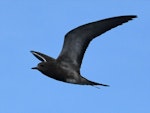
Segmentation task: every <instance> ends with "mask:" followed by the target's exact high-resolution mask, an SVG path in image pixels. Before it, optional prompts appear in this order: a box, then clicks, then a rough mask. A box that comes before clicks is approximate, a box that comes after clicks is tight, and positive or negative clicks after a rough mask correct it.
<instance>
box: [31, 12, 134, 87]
mask: <svg viewBox="0 0 150 113" xmlns="http://www.w3.org/2000/svg"><path fill="white" fill-rule="evenodd" d="M136 17H137V16H135V15H127V16H118V17H112V18H107V19H104V20H99V21H96V22H92V23H88V24H85V25H82V26H79V27H77V28H75V29H73V30H71V31H70V32H68V33H67V34H66V35H65V39H64V44H63V48H62V51H61V53H60V55H59V56H58V58H57V59H54V58H52V57H50V56H47V55H45V54H43V53H40V52H36V51H31V52H32V54H33V55H34V56H35V57H36V58H38V59H39V60H40V61H42V62H40V63H39V64H38V65H37V67H34V68H32V69H37V70H39V71H40V72H42V73H43V74H45V75H46V76H48V77H51V78H53V79H56V80H59V81H63V82H67V83H73V84H80V85H92V86H94V85H101V86H108V85H106V84H101V83H97V82H93V81H90V80H88V79H86V78H84V77H83V76H81V74H80V67H81V64H82V59H83V56H84V53H85V51H86V48H87V47H88V45H89V43H90V42H91V41H92V39H94V38H96V37H98V36H99V35H101V34H103V33H104V32H106V31H108V30H110V29H112V28H114V27H117V26H119V25H121V24H123V23H125V22H128V21H129V20H132V19H133V18H136Z"/></svg>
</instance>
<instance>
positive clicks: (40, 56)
mask: <svg viewBox="0 0 150 113" xmlns="http://www.w3.org/2000/svg"><path fill="white" fill-rule="evenodd" d="M31 53H32V54H33V55H34V56H35V57H36V58H37V59H39V60H40V61H42V62H49V61H53V60H54V59H53V58H52V57H50V56H47V55H45V54H43V53H40V52H37V51H31Z"/></svg>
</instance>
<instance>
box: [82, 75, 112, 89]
mask: <svg viewBox="0 0 150 113" xmlns="http://www.w3.org/2000/svg"><path fill="white" fill-rule="evenodd" d="M82 83H84V84H85V85H92V86H94V85H101V86H107V87H108V86H109V85H106V84H101V83H97V82H93V81H90V80H88V79H86V78H84V77H83V81H82Z"/></svg>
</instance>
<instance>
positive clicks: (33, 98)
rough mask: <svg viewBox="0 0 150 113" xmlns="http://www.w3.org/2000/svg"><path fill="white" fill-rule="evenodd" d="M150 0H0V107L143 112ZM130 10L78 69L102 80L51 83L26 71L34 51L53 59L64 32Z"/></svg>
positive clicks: (55, 112) (59, 112)
mask: <svg viewBox="0 0 150 113" xmlns="http://www.w3.org/2000/svg"><path fill="white" fill-rule="evenodd" d="M149 4H150V1H148V0H141V1H136V0H134V1H131V0H126V1H125V2H123V1H119V0H116V1H115V2H114V1H108V0H105V1H100V0H95V1H94V2H93V1H87V0H86V1H85V0H82V1H79V0H76V1H69V0H64V1H63V2H60V1H58V0H55V1H50V0H42V1H41V0H21V1H20V0H1V1H0V43H1V44H0V51H1V70H0V72H1V79H0V113H149V112H150V110H149V108H150V101H149V99H150V68H149V67H150V37H149V28H150V24H149V20H150V14H149V11H150V7H149ZM132 14H133V15H138V18H136V19H134V20H133V21H130V22H128V23H126V24H124V25H122V26H120V27H117V28H115V29H113V30H111V31H109V32H107V33H105V34H103V35H101V36H100V37H98V38H96V39H95V40H93V41H92V43H91V44H90V46H89V48H88V49H87V51H86V54H85V57H84V60H83V64H82V68H81V73H82V75H83V76H85V77H86V78H88V79H90V80H93V81H96V82H101V83H105V84H109V85H110V87H101V89H96V88H94V87H91V86H80V85H72V84H67V83H63V82H58V81H56V80H53V79H51V78H48V77H46V76H44V75H42V74H41V73H40V72H38V71H34V70H31V67H34V66H36V65H37V63H39V61H38V60H37V59H36V58H35V57H34V56H33V55H32V54H31V53H30V50H36V51H40V52H43V53H45V54H48V55H50V56H52V57H54V58H56V57H57V56H58V55H59V52H60V51H61V48H62V44H63V40H64V35H65V34H66V33H67V32H68V31H69V30H71V29H73V28H75V27H77V26H79V25H82V24H85V23H88V22H92V21H96V20H100V19H104V18H108V17H113V16H120V15H132Z"/></svg>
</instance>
